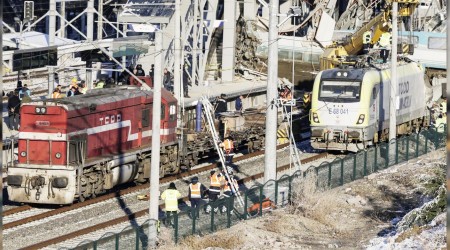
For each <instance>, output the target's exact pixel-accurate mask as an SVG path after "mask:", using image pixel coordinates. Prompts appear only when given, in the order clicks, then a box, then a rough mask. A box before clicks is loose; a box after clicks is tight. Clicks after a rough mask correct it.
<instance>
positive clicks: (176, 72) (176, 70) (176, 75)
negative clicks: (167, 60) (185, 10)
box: [173, 0, 181, 102]
mask: <svg viewBox="0 0 450 250" xmlns="http://www.w3.org/2000/svg"><path fill="white" fill-rule="evenodd" d="M180 8H181V2H180V0H175V15H174V17H175V38H174V39H175V41H174V42H175V43H174V45H175V47H174V49H175V53H174V56H175V60H174V66H173V79H174V86H173V87H174V89H173V90H174V94H175V97H176V98H177V100H178V101H179V102H181V72H180V71H181V40H180V36H181V23H180V22H181V19H180V17H181V14H180V12H181V10H180Z"/></svg>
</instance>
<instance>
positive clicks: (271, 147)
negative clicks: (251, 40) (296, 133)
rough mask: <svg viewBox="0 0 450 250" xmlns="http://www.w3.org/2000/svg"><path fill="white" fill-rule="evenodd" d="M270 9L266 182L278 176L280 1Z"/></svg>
mask: <svg viewBox="0 0 450 250" xmlns="http://www.w3.org/2000/svg"><path fill="white" fill-rule="evenodd" d="M269 8H270V10H269V15H270V16H269V41H268V42H269V64H268V72H267V75H268V77H267V103H266V105H267V111H266V154H265V155H264V162H265V166H264V182H267V181H268V180H271V179H275V178H276V174H277V172H276V167H277V166H276V165H277V156H276V154H277V150H276V147H277V118H278V108H277V95H278V93H277V92H278V91H277V90H278V89H277V85H278V28H277V24H278V8H279V6H278V0H271V1H270V6H269Z"/></svg>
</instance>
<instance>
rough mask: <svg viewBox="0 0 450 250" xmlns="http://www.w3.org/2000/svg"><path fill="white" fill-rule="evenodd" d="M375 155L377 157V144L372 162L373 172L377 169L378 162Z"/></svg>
mask: <svg viewBox="0 0 450 250" xmlns="http://www.w3.org/2000/svg"><path fill="white" fill-rule="evenodd" d="M377 157H378V146H375V155H374V160H373V163H374V170H375V171H374V172H377V171H378V162H377Z"/></svg>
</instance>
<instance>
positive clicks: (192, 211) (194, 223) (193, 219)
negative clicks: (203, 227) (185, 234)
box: [191, 207, 200, 234]
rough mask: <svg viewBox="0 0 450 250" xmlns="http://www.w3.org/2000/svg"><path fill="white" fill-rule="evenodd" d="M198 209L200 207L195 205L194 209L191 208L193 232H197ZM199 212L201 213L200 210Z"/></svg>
mask: <svg viewBox="0 0 450 250" xmlns="http://www.w3.org/2000/svg"><path fill="white" fill-rule="evenodd" d="M197 210H198V207H194V209H192V208H191V216H192V234H195V227H196V221H197ZM198 213H200V212H198Z"/></svg>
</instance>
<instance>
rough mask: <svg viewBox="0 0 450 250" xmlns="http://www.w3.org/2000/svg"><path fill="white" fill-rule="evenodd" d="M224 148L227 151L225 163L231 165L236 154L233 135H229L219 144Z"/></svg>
mask: <svg viewBox="0 0 450 250" xmlns="http://www.w3.org/2000/svg"><path fill="white" fill-rule="evenodd" d="M219 146H220V147H222V148H223V150H224V152H225V165H226V166H231V165H232V164H233V156H234V142H233V138H232V137H231V136H228V137H227V138H226V139H225V140H224V141H223V142H222V143H220V145H219Z"/></svg>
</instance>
